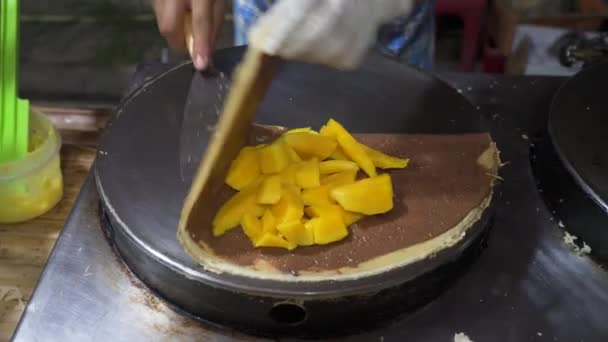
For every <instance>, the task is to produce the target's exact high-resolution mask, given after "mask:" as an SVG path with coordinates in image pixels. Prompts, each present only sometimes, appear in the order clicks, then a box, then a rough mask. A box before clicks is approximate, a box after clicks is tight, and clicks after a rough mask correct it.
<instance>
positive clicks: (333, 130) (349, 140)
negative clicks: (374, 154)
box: [321, 119, 376, 177]
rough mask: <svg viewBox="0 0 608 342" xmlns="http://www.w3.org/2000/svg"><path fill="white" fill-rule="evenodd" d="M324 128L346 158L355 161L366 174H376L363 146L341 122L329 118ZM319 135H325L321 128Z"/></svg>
mask: <svg viewBox="0 0 608 342" xmlns="http://www.w3.org/2000/svg"><path fill="white" fill-rule="evenodd" d="M324 130H325V134H326V135H333V136H335V138H336V139H337V140H338V144H339V146H340V147H341V148H342V150H344V153H345V154H346V155H347V156H348V158H349V159H350V160H352V161H354V162H355V163H357V164H358V165H359V167H361V169H362V170H363V171H364V172H365V173H366V174H367V175H368V176H370V177H374V176H376V167H375V166H374V163H373V162H372V160H371V158H370V157H369V156H368V155H367V153H366V152H365V150H364V148H363V146H362V145H361V144H360V143H359V142H358V141H357V140H356V139H355V138H354V137H353V136H352V135H351V134H350V133H348V131H347V130H346V129H345V128H344V127H343V126H342V125H341V124H339V123H338V122H337V121H335V120H334V119H329V121H328V122H327V124H326V125H325V126H324ZM321 135H322V136H325V135H323V129H322V130H321Z"/></svg>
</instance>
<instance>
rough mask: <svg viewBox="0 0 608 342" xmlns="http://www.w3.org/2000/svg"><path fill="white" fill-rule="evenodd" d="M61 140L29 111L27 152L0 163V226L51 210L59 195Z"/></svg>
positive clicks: (38, 115) (40, 117)
mask: <svg viewBox="0 0 608 342" xmlns="http://www.w3.org/2000/svg"><path fill="white" fill-rule="evenodd" d="M60 148H61V137H60V136H59V134H58V133H57V130H56V129H55V127H53V124H52V123H51V121H50V120H49V119H48V118H47V117H46V116H45V115H43V114H42V113H38V112H36V111H30V142H29V152H28V154H27V156H26V157H25V158H23V159H20V160H16V161H12V162H9V163H2V164H0V223H16V222H23V221H27V220H30V219H32V218H35V217H37V216H40V215H42V214H44V213H46V212H47V211H49V210H50V209H51V208H53V207H54V206H55V205H56V204H57V202H59V200H61V197H62V196H63V177H62V176H61V165H60V158H59V150H60Z"/></svg>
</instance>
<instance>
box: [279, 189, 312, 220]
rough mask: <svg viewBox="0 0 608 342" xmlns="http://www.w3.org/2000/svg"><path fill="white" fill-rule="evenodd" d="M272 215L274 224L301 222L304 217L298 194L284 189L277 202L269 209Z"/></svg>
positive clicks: (302, 205) (292, 190)
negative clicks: (274, 220)
mask: <svg viewBox="0 0 608 342" xmlns="http://www.w3.org/2000/svg"><path fill="white" fill-rule="evenodd" d="M271 211H272V215H273V216H274V218H275V219H276V224H277V225H279V224H281V223H283V222H288V221H296V220H301V219H302V217H303V216H304V204H303V203H302V200H301V199H300V194H299V192H296V191H295V190H294V189H290V188H288V187H286V188H285V189H284V191H283V196H281V199H280V200H279V202H277V203H276V204H274V205H273V206H272V207H271Z"/></svg>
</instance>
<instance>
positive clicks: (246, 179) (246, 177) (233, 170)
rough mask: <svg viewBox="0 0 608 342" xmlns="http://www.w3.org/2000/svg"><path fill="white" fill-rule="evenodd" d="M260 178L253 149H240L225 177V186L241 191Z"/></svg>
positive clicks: (258, 165) (255, 153) (256, 156)
mask: <svg viewBox="0 0 608 342" xmlns="http://www.w3.org/2000/svg"><path fill="white" fill-rule="evenodd" d="M259 176H260V164H259V163H258V155H257V151H256V149H255V148H254V147H244V148H243V149H241V151H240V152H239V154H238V155H237V157H236V159H235V160H233V161H232V164H230V168H229V169H228V174H227V175H226V184H228V185H229V186H230V187H232V188H233V189H235V190H242V189H243V188H245V187H246V186H247V185H249V184H251V183H252V182H253V181H254V180H255V179H256V178H258V177H259Z"/></svg>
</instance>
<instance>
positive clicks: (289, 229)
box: [277, 220, 314, 246]
mask: <svg viewBox="0 0 608 342" xmlns="http://www.w3.org/2000/svg"><path fill="white" fill-rule="evenodd" d="M277 230H278V231H279V233H281V235H282V236H283V237H284V238H285V239H286V240H287V241H288V242H290V243H292V244H296V245H299V246H310V245H312V244H313V243H314V236H313V232H312V230H310V229H306V227H304V223H302V222H301V221H300V220H298V221H289V222H284V223H281V224H280V225H278V226H277Z"/></svg>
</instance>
